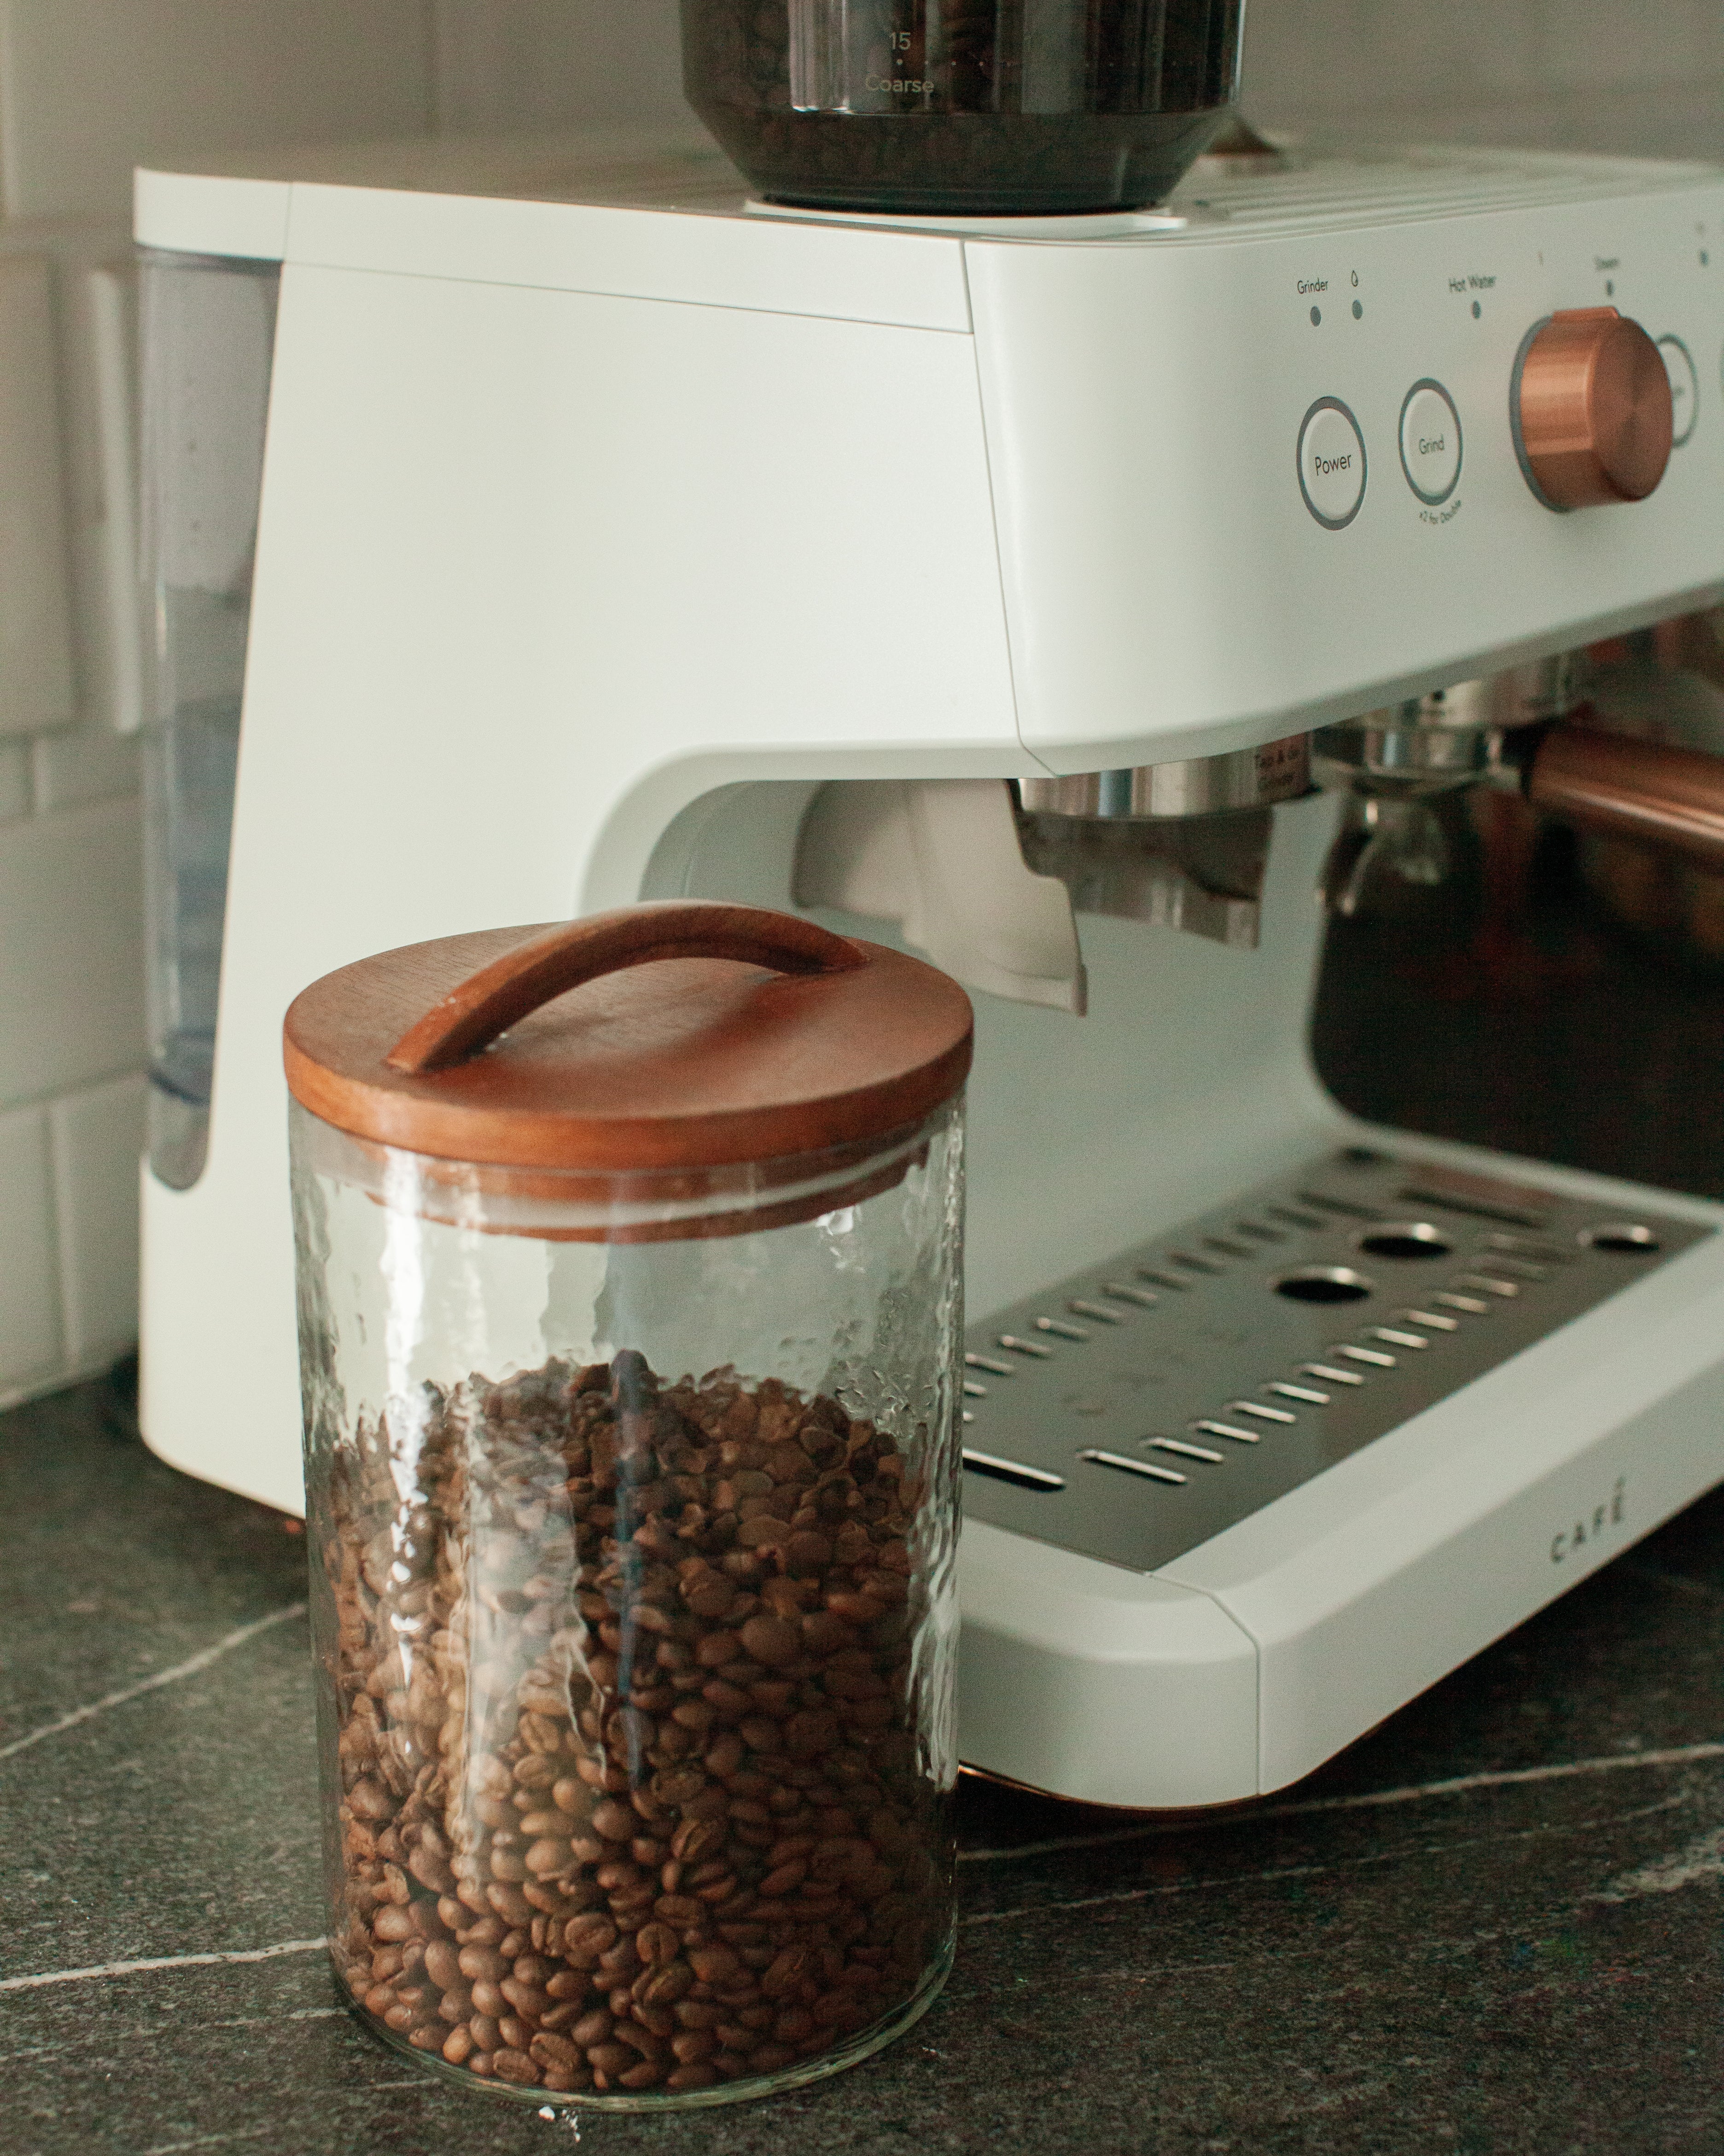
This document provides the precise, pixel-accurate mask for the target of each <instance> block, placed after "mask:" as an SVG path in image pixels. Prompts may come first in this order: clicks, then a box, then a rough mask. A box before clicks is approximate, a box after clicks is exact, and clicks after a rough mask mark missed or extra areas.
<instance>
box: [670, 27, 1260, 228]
mask: <svg viewBox="0 0 1724 2156" xmlns="http://www.w3.org/2000/svg"><path fill="white" fill-rule="evenodd" d="M1243 15H1244V0H682V37H683V88H684V91H685V95H686V96H687V98H688V100H689V102H690V105H693V106H694V108H695V111H696V112H698V113H699V114H700V117H701V119H702V120H703V121H706V125H707V126H709V127H710V128H711V130H712V131H713V133H714V134H715V135H716V136H717V137H718V139H719V141H720V142H721V144H722V145H723V146H724V148H725V150H726V153H727V154H728V155H729V156H730V157H731V158H732V159H733V160H734V161H735V162H736V164H737V166H739V167H741V171H742V172H744V173H745V174H746V175H747V177H748V179H749V180H750V181H751V182H752V183H753V185H754V186H755V187H757V188H758V190H759V191H760V193H762V195H763V196H764V197H765V198H767V200H768V201H771V202H781V203H802V204H805V205H807V206H808V207H811V208H823V209H848V210H881V211H895V212H898V213H908V214H916V213H921V214H942V215H952V214H963V215H971V216H1000V215H1027V214H1033V213H1040V214H1044V215H1045V214H1058V213H1075V212H1081V211H1098V210H1114V209H1131V208H1138V207H1141V206H1142V204H1144V203H1155V202H1159V201H1161V200H1162V198H1163V197H1164V196H1165V195H1166V194H1167V193H1168V192H1169V190H1170V189H1171V188H1172V187H1173V186H1174V185H1175V183H1176V182H1178V179H1179V177H1180V175H1181V174H1182V173H1183V172H1185V171H1186V169H1187V168H1188V166H1189V165H1190V164H1191V162H1192V161H1193V159H1194V158H1195V157H1197V156H1198V154H1199V152H1200V151H1202V150H1203V146H1204V145H1205V143H1207V142H1208V140H1209V138H1210V137H1211V136H1213V134H1214V133H1215V132H1216V131H1217V130H1218V128H1219V126H1221V124H1222V122H1223V121H1224V118H1225V117H1226V115H1227V112H1228V110H1229V106H1230V105H1231V104H1232V102H1233V100H1234V99H1235V98H1236V97H1237V95H1238V94H1239V33H1240V25H1241V20H1242V18H1243Z"/></svg>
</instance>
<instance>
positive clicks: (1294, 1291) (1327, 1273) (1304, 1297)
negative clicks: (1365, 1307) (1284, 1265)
mask: <svg viewBox="0 0 1724 2156" xmlns="http://www.w3.org/2000/svg"><path fill="white" fill-rule="evenodd" d="M1372 1291H1373V1284H1372V1282H1371V1281H1368V1280H1367V1279H1366V1277H1365V1276H1364V1275H1363V1274H1362V1273H1356V1272H1354V1271H1353V1270H1352V1267H1351V1266H1349V1265H1301V1266H1300V1268H1299V1269H1298V1270H1297V1271H1296V1272H1290V1273H1283V1274H1282V1275H1281V1276H1280V1279H1279V1280H1278V1281H1276V1282H1275V1293H1276V1294H1277V1295H1285V1296H1286V1297H1287V1298H1288V1299H1289V1301H1293V1302H1362V1301H1364V1299H1365V1297H1366V1296H1367V1295H1369V1294H1371V1293H1372Z"/></svg>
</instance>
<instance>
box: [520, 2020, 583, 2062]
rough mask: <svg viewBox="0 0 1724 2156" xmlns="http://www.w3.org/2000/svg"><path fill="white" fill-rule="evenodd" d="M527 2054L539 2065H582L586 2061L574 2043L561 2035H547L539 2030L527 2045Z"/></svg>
mask: <svg viewBox="0 0 1724 2156" xmlns="http://www.w3.org/2000/svg"><path fill="white" fill-rule="evenodd" d="M527 2056H528V2057H529V2058H530V2059H531V2060H532V2061H533V2062H534V2064H535V2065H536V2066H562V2067H574V2066H584V2065H585V2064H586V2063H587V2062H586V2060H585V2058H584V2056H582V2053H581V2052H580V2051H578V2050H577V2048H576V2046H574V2045H572V2043H570V2042H568V2041H567V2039H566V2038H564V2037H562V2036H552V2035H547V2034H546V2031H545V2030H542V2029H541V2030H540V2031H539V2033H538V2035H536V2036H535V2037H534V2039H533V2040H532V2042H531V2044H530V2045H529V2046H527Z"/></svg>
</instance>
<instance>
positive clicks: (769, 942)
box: [383, 899, 867, 1075]
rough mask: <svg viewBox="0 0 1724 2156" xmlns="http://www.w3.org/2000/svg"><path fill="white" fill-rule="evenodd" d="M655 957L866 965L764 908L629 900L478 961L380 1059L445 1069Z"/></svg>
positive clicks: (412, 1067) (791, 968)
mask: <svg viewBox="0 0 1724 2156" xmlns="http://www.w3.org/2000/svg"><path fill="white" fill-rule="evenodd" d="M658 958H733V959H736V960H737V961H739V962H741V964H743V965H748V966H768V967H770V968H772V971H773V972H774V973H849V972H851V971H853V970H854V968H856V967H858V966H862V965H865V964H866V963H867V960H866V958H865V957H864V955H863V953H862V952H860V951H859V950H858V948H857V947H856V946H855V945H854V943H851V942H848V941H847V940H846V939H845V938H844V937H842V936H834V934H833V933H832V932H831V931H830V930H829V929H826V928H822V927H819V926H818V923H816V922H814V921H801V920H798V918H797V917H796V916H795V915H793V914H789V913H774V912H772V911H769V910H768V909H767V907H765V906H724V905H720V904H716V903H714V902H711V901H705V900H698V899H689V900H671V901H666V902H664V903H663V904H659V905H650V906H627V907H625V908H623V910H622V911H619V912H616V913H595V914H591V915H589V916H587V918H586V919H585V920H584V921H566V922H564V923H563V924H562V926H561V927H557V928H553V929H552V930H551V931H550V932H548V933H547V934H546V935H543V936H535V937H532V939H531V941H530V942H526V943H522V944H521V945H520V946H519V947H517V948H516V949H515V950H513V951H510V952H505V954H504V955H503V957H500V958H497V959H494V960H493V961H492V962H491V963H490V965H489V966H481V967H480V969H479V971H478V972H477V973H469V975H468V977H467V978H466V979H465V980H464V981H463V982H462V983H460V985H459V988H452V989H450V991H449V993H448V994H447V995H446V996H444V998H443V999H442V1001H441V1002H440V1003H438V1004H434V1005H433V1006H432V1008H431V1009H429V1010H428V1011H427V1012H426V1014H425V1015H424V1016H423V1018H422V1019H418V1021H417V1022H416V1023H415V1024H413V1025H410V1026H409V1027H408V1029H407V1031H406V1032H405V1033H404V1034H402V1036H401V1038H400V1039H399V1040H398V1041H397V1042H396V1044H395V1045H394V1046H393V1048H392V1049H391V1050H389V1053H388V1054H387V1055H386V1056H385V1057H384V1059H383V1060H384V1061H385V1062H386V1063H387V1065H389V1067H390V1069H391V1070H401V1071H405V1072H407V1073H408V1074H409V1075H423V1074H424V1073H427V1072H429V1071H433V1070H450V1069H451V1068H453V1066H454V1065H456V1064H458V1063H464V1062H465V1061H466V1060H467V1059H468V1057H469V1056H470V1055H478V1054H479V1052H480V1050H481V1049H485V1048H489V1047H490V1044H491V1043H492V1042H493V1041H494V1040H495V1039H496V1038H497V1036H498V1034H501V1033H505V1032H506V1031H507V1030H508V1029H509V1028H510V1027H511V1025H516V1024H519V1023H520V1021H521V1019H524V1018H525V1017H526V1016H527V1014H528V1013H529V1012H531V1011H536V1009H538V1008H539V1006H540V1004H548V1003H549V1002H550V1001H551V1000H552V998H553V997H556V996H560V995H562V994H563V993H565V992H566V991H567V990H568V989H570V988H579V987H580V985H581V983H582V982H583V981H595V980H597V979H598V978H599V976H600V975H601V974H603V973H621V972H622V971H623V968H625V967H629V966H648V965H650V964H652V962H654V959H658Z"/></svg>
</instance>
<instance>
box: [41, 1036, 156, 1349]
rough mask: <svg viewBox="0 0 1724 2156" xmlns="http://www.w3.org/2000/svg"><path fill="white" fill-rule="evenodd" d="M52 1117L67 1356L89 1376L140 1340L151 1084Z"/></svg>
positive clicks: (137, 1083)
mask: <svg viewBox="0 0 1724 2156" xmlns="http://www.w3.org/2000/svg"><path fill="white" fill-rule="evenodd" d="M48 1114H49V1135H50V1138H51V1141H52V1152H53V1159H54V1199H55V1215H56V1219H57V1223H58V1225H59V1255H60V1283H61V1301H62V1306H63V1308H64V1314H65V1339H66V1354H67V1357H68V1359H69V1361H70V1362H71V1363H73V1365H74V1367H75V1368H84V1369H89V1368H93V1367H95V1365H97V1364H98V1363H102V1362H105V1361H106V1360H108V1359H110V1358H112V1357H114V1356H115V1355H118V1354H121V1353H123V1352H124V1350H125V1349H126V1348H127V1347H130V1346H131V1343H132V1342H133V1341H134V1340H135V1339H136V1337H137V1307H138V1157H139V1155H140V1154H141V1152H142V1150H143V1144H144V1081H143V1078H142V1076H141V1075H136V1076H133V1077H130V1078H121V1079H118V1080H116V1081H115V1082H114V1083H113V1084H112V1085H109V1086H93V1087H92V1088H90V1091H87V1092H83V1093H74V1094H72V1095H70V1096H68V1097H67V1098H65V1099H64V1100H59V1101H54V1104H53V1106H51V1107H50V1108H49V1111H48Z"/></svg>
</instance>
